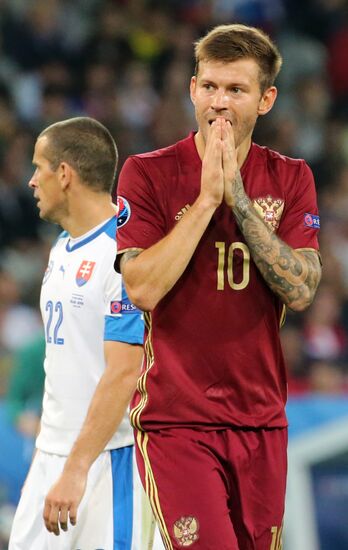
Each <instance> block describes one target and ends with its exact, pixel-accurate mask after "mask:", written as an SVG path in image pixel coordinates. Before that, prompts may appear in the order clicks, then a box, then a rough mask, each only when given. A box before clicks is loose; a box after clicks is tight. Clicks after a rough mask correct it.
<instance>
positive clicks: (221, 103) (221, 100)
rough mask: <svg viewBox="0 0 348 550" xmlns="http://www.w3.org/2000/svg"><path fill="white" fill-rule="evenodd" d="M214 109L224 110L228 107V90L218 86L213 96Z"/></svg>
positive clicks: (212, 104)
mask: <svg viewBox="0 0 348 550" xmlns="http://www.w3.org/2000/svg"><path fill="white" fill-rule="evenodd" d="M211 107H212V109H214V110H215V111H223V110H224V109H227V107H228V94H227V92H226V90H224V89H220V88H218V89H217V90H216V91H215V93H214V95H213V97H212V103H211Z"/></svg>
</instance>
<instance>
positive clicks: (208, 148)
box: [201, 117, 246, 208]
mask: <svg viewBox="0 0 348 550" xmlns="http://www.w3.org/2000/svg"><path fill="white" fill-rule="evenodd" d="M237 154H238V149H236V145H235V137H234V131H233V126H232V124H231V123H230V122H229V121H227V120H226V119H225V118H223V117H217V118H216V119H215V120H214V122H212V124H211V125H210V128H209V131H208V136H207V139H206V144H205V151H204V156H203V160H202V179H201V195H204V196H205V197H207V198H209V199H210V200H211V201H212V202H213V203H214V205H215V207H216V208H217V207H218V206H219V205H220V204H221V203H222V201H225V203H226V204H227V205H228V206H229V207H230V208H233V207H234V206H236V203H237V201H238V200H239V199H242V198H245V197H246V194H245V191H244V185H243V181H242V178H241V175H240V171H239V167H238V161H237Z"/></svg>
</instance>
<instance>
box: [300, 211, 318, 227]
mask: <svg viewBox="0 0 348 550" xmlns="http://www.w3.org/2000/svg"><path fill="white" fill-rule="evenodd" d="M304 224H305V226H306V227H312V229H320V218H319V216H316V215H315V214H308V212H306V214H305V215H304Z"/></svg>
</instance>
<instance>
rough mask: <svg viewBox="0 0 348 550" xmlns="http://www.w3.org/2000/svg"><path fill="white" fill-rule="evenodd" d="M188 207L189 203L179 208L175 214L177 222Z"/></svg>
mask: <svg viewBox="0 0 348 550" xmlns="http://www.w3.org/2000/svg"><path fill="white" fill-rule="evenodd" d="M190 207H191V205H190V204H185V206H184V207H183V208H181V209H180V210H179V212H178V213H177V215H176V216H175V219H176V221H177V222H178V221H179V220H181V218H182V217H183V215H184V214H186V212H187V211H188V209H189V208H190Z"/></svg>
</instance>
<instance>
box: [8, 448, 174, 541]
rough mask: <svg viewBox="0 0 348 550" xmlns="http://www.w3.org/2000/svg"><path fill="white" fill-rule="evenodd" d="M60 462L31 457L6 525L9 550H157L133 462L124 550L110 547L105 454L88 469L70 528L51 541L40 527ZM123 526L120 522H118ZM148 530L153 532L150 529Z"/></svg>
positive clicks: (107, 460) (108, 478)
mask: <svg viewBox="0 0 348 550" xmlns="http://www.w3.org/2000/svg"><path fill="white" fill-rule="evenodd" d="M65 460H66V458H65V457H62V456H58V455H52V454H48V453H44V452H42V451H37V453H36V456H35V458H34V461H33V464H32V467H31V469H30V472H29V474H28V478H27V480H26V483H25V486H24V489H23V492H22V497H21V500H20V503H19V506H18V508H17V511H16V515H15V518H14V521H13V525H12V532H11V538H10V543H9V550H77V549H78V550H80V549H81V550H96V549H98V550H114V549H115V550H128V549H129V550H151V548H153V550H163V549H164V546H163V543H162V542H161V539H160V535H159V532H158V529H157V528H156V534H155V544H154V545H153V547H152V545H151V538H152V536H151V532H152V529H151V522H152V521H153V519H152V514H151V512H150V507H149V504H148V502H147V498H146V496H145V493H144V491H143V488H142V486H141V482H140V479H139V475H138V473H137V469H136V464H135V458H134V456H133V532H132V537H131V538H132V542H130V541H129V546H122V549H121V547H117V546H114V544H113V523H114V518H113V498H112V487H113V479H112V477H113V475H114V476H115V475H116V479H117V472H116V473H115V472H112V469H111V458H110V452H109V451H106V452H104V453H102V454H101V455H100V456H99V457H98V458H97V460H96V461H95V462H94V464H93V465H92V467H91V469H90V472H89V476H88V483H87V489H86V492H85V495H84V497H83V499H82V501H81V503H80V506H79V508H78V513H77V523H76V525H75V526H71V525H70V524H68V531H67V532H63V531H61V533H60V535H59V536H58V537H57V536H56V535H54V534H53V533H49V532H48V531H47V529H46V528H45V525H44V521H43V517H42V514H43V506H44V499H45V496H46V494H47V492H48V491H49V489H50V488H51V486H52V484H53V483H54V482H55V481H56V479H57V477H58V476H59V475H60V473H61V471H62V470H63V467H64V463H65ZM124 521H126V518H124ZM152 527H153V526H152Z"/></svg>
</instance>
